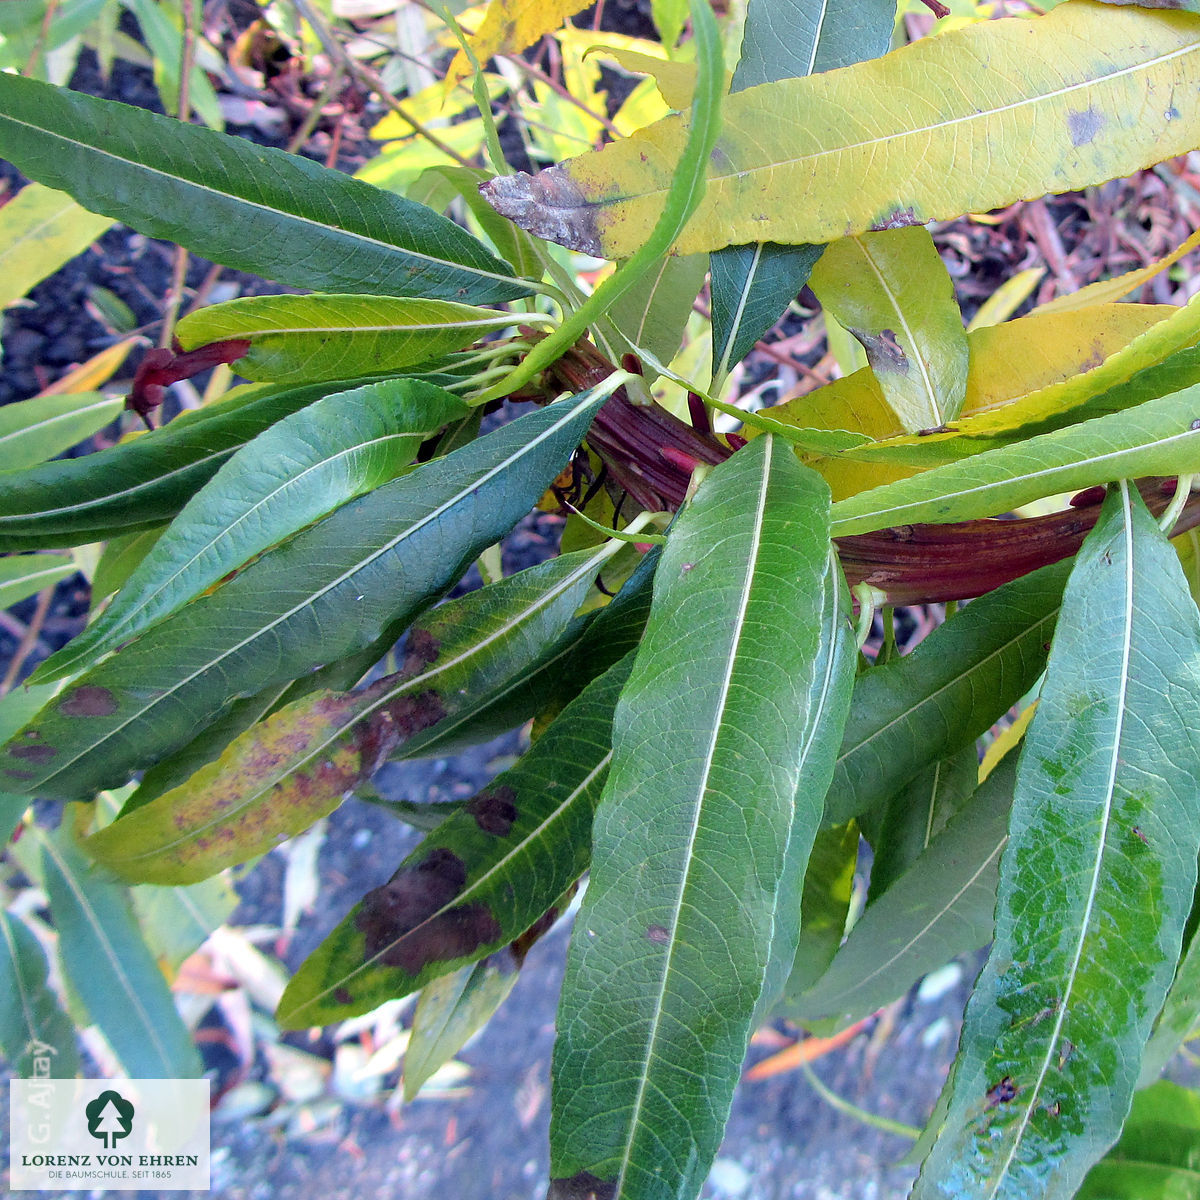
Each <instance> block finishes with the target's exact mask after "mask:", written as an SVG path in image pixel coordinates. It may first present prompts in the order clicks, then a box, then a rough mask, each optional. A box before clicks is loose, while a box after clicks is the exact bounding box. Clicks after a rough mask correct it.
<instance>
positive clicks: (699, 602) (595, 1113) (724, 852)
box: [549, 436, 838, 1200]
mask: <svg viewBox="0 0 1200 1200" xmlns="http://www.w3.org/2000/svg"><path fill="white" fill-rule="evenodd" d="M827 504H828V491H827V489H826V488H825V486H824V484H823V483H821V482H820V480H819V479H818V478H817V477H816V476H815V475H813V474H812V473H811V472H808V471H806V470H804V469H803V468H801V467H800V465H799V464H798V463H797V462H796V460H795V458H794V456H793V455H792V454H791V453H790V451H789V450H787V448H786V444H785V443H782V442H777V441H776V440H775V439H773V438H772V437H770V436H765V437H762V438H759V439H757V440H756V441H754V442H752V443H751V444H750V445H749V446H748V447H746V448H745V449H743V450H739V451H738V453H737V454H735V455H733V456H732V457H731V458H730V459H728V460H727V461H726V462H724V463H722V464H721V465H720V466H718V467H716V468H715V469H714V470H713V471H712V473H711V475H709V477H708V478H707V479H706V480H705V481H704V483H703V484H702V485H701V487H700V489H699V491H698V492H697V495H696V498H695V500H694V501H693V503H692V504H691V505H690V507H688V508H687V509H686V510H684V512H683V513H681V514H680V516H679V517H678V519H677V520H676V522H675V525H674V527H673V529H672V531H671V534H670V537H669V539H668V542H667V545H666V547H665V548H664V550H663V552H662V558H661V560H660V562H659V566H658V570H657V572H656V574H655V591H654V605H653V609H652V611H651V616H650V621H649V624H648V625H647V628H646V634H645V637H644V638H643V641H642V646H641V648H640V650H639V651H638V656H637V660H636V663H635V666H634V670H633V675H632V677H631V679H630V681H629V684H628V686H627V687H626V689H625V691H624V693H623V694H622V697H621V703H620V705H619V706H618V708H617V713H616V717H615V718H614V729H613V737H614V756H613V767H612V773H611V775H610V778H609V782H608V784H607V786H606V788H605V792H604V797H603V799H602V801H601V804H600V808H599V810H598V812H597V815H596V823H595V829H594V838H593V841H594V852H593V864H592V876H591V882H590V884H589V886H588V890H587V894H586V896H585V898H584V903H583V909H582V911H581V913H580V915H579V918H578V919H577V921H576V924H575V934H574V936H573V938H572V945H571V951H570V955H569V958H568V967H567V979H566V983H565V984H564V989H563V998H562V1002H561V1005H560V1010H559V1018H558V1028H559V1038H558V1042H557V1045H556V1047H555V1054H554V1096H553V1113H552V1117H551V1174H552V1176H553V1177H554V1179H553V1182H552V1183H551V1186H550V1193H549V1195H550V1197H553V1198H555V1200H562V1198H563V1197H568V1196H570V1197H576V1196H581V1195H586V1194H587V1192H588V1190H594V1191H596V1193H597V1194H598V1195H603V1196H604V1197H606V1200H607V1198H611V1200H634V1198H635V1197H639V1198H644V1197H651V1196H654V1197H659V1196H663V1197H665V1196H672V1197H676V1196H678V1197H682V1196H693V1195H695V1194H696V1193H698V1192H699V1189H700V1186H701V1184H702V1183H703V1181H704V1178H705V1175H706V1174H707V1172H708V1168H709V1166H710V1164H711V1162H712V1158H713V1156H714V1155H715V1153H716V1150H717V1146H718V1144H719V1142H720V1137H721V1131H722V1129H723V1127H724V1124H725V1120H726V1117H727V1115H728V1111H729V1104H730V1100H731V1098H732V1094H733V1088H734V1084H735V1083H736V1081H737V1077H738V1072H739V1070H740V1068H741V1064H742V1058H743V1056H744V1054H745V1050H746V1045H747V1042H748V1039H749V1034H750V1031H751V1022H752V1019H753V1016H754V1012H755V1008H756V1006H757V1003H758V999H759V996H760V994H761V992H762V990H763V986H764V982H765V979H766V976H767V971H768V960H769V957H770V951H771V947H772V942H773V938H774V928H775V918H774V914H775V907H776V899H777V895H778V890H779V885H780V879H781V877H782V876H783V873H784V865H785V859H786V858H787V857H789V856H796V857H798V858H803V859H806V858H807V850H808V848H809V847H810V846H811V844H812V839H813V838H814V836H815V835H816V831H817V825H818V822H819V817H820V799H819V794H814V793H812V792H806V791H803V790H801V791H800V792H797V784H798V782H799V780H800V777H801V770H802V765H803V761H804V758H805V755H806V753H810V752H815V748H813V747H811V745H807V744H806V742H805V737H806V734H807V735H808V736H809V738H811V739H817V740H818V741H824V740H825V739H832V740H833V741H834V742H836V740H837V736H838V730H837V729H836V728H830V727H829V726H828V725H825V726H824V727H821V728H817V729H815V730H813V729H810V720H811V718H810V712H809V707H810V704H811V703H812V694H813V687H812V681H813V677H814V672H815V668H816V664H817V661H818V659H819V658H820V657H821V652H822V638H821V633H822V623H821V614H822V610H823V606H824V596H823V593H824V591H825V589H824V588H823V587H822V583H821V581H822V579H823V578H824V577H825V574H826V569H827V563H828V554H829V549H828V541H827V538H828V532H827V525H826V520H827V517H826V513H827V511H828V510H827V508H826V505H827ZM750 797H753V803H750V802H749V798H750ZM797 808H798V809H799V810H800V811H799V812H797V813H795V816H794V815H793V814H794V810H795V809H797ZM697 1079H704V1080H705V1087H704V1088H703V1089H699V1088H697V1087H696V1080H697Z"/></svg>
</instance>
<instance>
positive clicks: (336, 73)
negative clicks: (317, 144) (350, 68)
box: [287, 62, 346, 154]
mask: <svg viewBox="0 0 1200 1200" xmlns="http://www.w3.org/2000/svg"><path fill="white" fill-rule="evenodd" d="M345 78H346V67H345V64H344V63H341V62H336V63H334V65H333V72H332V73H331V74H330V76H329V81H328V82H327V83H326V84H325V86H324V87H323V88H322V89H321V93H320V95H319V96H317V98H316V100H314V101H313V104H312V107H311V108H310V109H309V110H308V113H307V115H306V116H305V118H304V120H303V121H302V122H301V123H300V127H299V128H298V129H297V130H296V132H295V133H293V134H292V136H291V138H290V139H289V140H288V144H287V152H288V153H289V154H298V153H299V152H300V151H301V150H302V149H303V148H304V143H305V142H307V141H308V139H309V138H310V137H311V136H312V132H313V130H314V129H316V127H317V122H318V121H319V120H320V119H321V114H322V113H323V112H324V111H325V106H326V105H327V104H328V103H329V102H330V100H332V99H333V98H334V96H335V95H337V91H338V89H339V88H340V87H341V86H342V81H343V80H344V79H345Z"/></svg>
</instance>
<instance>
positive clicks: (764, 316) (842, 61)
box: [711, 0, 896, 379]
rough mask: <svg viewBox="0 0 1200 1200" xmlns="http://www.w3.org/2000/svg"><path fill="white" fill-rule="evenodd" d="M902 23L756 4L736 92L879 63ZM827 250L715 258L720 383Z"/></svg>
mask: <svg viewBox="0 0 1200 1200" xmlns="http://www.w3.org/2000/svg"><path fill="white" fill-rule="evenodd" d="M895 20H896V6H895V5H894V4H893V3H892V0H784V2H782V3H781V2H780V0H750V3H749V4H748V5H747V6H746V22H745V25H744V27H743V31H742V55H741V58H739V59H738V64H737V67H736V68H735V69H734V72H733V82H732V84H731V85H730V91H731V92H740V91H742V90H743V89H744V88H748V87H755V86H757V85H758V84H760V83H774V82H775V81H776V80H779V79H789V78H800V77H803V76H805V75H811V74H814V73H819V72H821V71H832V70H835V69H836V68H838V67H848V66H850V64H851V63H856V62H861V61H862V60H863V59H866V58H876V57H878V56H879V55H881V54H885V53H886V52H887V48H888V44H889V42H890V40H891V35H892V26H893V25H894V24H895ZM823 249H824V247H823V246H781V245H779V244H778V243H776V242H754V243H752V244H750V245H745V246H729V247H727V248H725V249H724V250H718V251H715V252H714V253H713V254H712V256H711V261H712V322H713V376H714V378H716V379H721V378H723V377H724V376H725V374H726V372H727V371H728V370H729V368H730V367H731V366H733V364H735V363H738V362H740V361H741V360H742V359H743V358H745V356H746V355H747V354H748V353H749V352H750V348H751V347H752V346H753V345H754V343H755V342H756V341H758V339H759V338H760V337H762V336H763V334H764V333H766V332H767V330H768V329H770V328H771V326H772V325H774V324H775V322H776V321H777V320H779V317H780V315H781V314H782V313H783V310H784V309H785V308H786V307H787V306H788V304H789V303H791V301H792V300H794V299H795V297H796V295H797V293H798V292H799V291H800V289H801V288H802V287H803V286H804V284H805V283H806V281H807V280H808V274H809V272H810V271H811V270H812V267H813V264H814V263H815V262H816V261H817V259H818V258H820V256H821V251H822V250H823Z"/></svg>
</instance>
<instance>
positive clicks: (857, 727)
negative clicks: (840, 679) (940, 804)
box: [825, 563, 1070, 825]
mask: <svg viewBox="0 0 1200 1200" xmlns="http://www.w3.org/2000/svg"><path fill="white" fill-rule="evenodd" d="M1069 570H1070V564H1069V563H1057V564H1055V565H1054V566H1050V567H1043V568H1042V569H1041V570H1040V571H1034V572H1033V573H1032V574H1029V575H1026V576H1025V577H1024V578H1022V579H1016V580H1014V581H1013V582H1012V583H1007V584H1005V585H1004V586H1003V587H1000V588H997V589H996V590H995V591H993V592H989V593H988V594H987V595H986V596H983V597H981V598H980V599H978V600H975V601H973V602H972V603H971V604H968V605H967V606H966V608H964V609H962V610H961V611H960V612H958V613H956V614H955V615H954V616H953V617H952V618H951V619H950V620H948V621H947V622H945V624H943V625H940V626H938V628H937V629H935V630H934V631H933V633H931V634H930V635H929V636H928V637H927V638H926V639H925V640H924V641H923V642H921V644H920V645H919V646H917V648H916V649H915V650H913V651H912V652H911V653H910V654H906V655H904V657H903V658H899V659H896V660H894V661H893V662H890V663H888V664H886V665H885V666H882V667H873V668H872V669H871V670H869V671H867V672H866V673H865V674H864V675H862V676H861V677H860V678H859V680H858V682H857V683H856V685H855V688H854V700H853V703H852V704H851V706H850V717H849V719H848V721H847V722H846V733H845V737H844V739H843V741H842V748H841V751H840V752H839V754H838V760H837V769H836V770H835V772H834V776H833V783H832V784H831V785H830V788H829V792H828V794H827V796H826V798H825V824H827V825H840V824H842V823H843V822H844V821H848V820H849V819H850V818H851V817H859V816H862V815H863V814H864V813H869V812H870V811H871V810H872V809H873V808H876V809H882V807H883V806H884V805H886V803H887V802H888V800H890V799H891V797H893V796H894V795H895V794H896V793H897V792H898V791H899V790H900V789H901V788H902V787H903V786H904V785H905V784H906V783H908V782H909V781H910V780H911V779H912V778H913V777H914V776H915V775H916V774H917V773H918V772H919V771H920V770H922V768H924V767H928V766H930V765H931V764H933V763H935V762H937V761H939V760H940V759H944V758H946V757H948V756H949V755H951V754H954V753H955V752H956V751H958V750H961V749H962V747H963V746H967V745H970V744H972V743H973V742H974V741H975V739H976V738H977V737H979V736H980V734H982V733H984V732H985V731H986V730H987V729H988V728H990V727H991V726H992V725H993V724H994V723H995V722H996V721H998V720H999V719H1000V718H1001V717H1002V716H1003V715H1004V714H1005V713H1006V712H1007V711H1008V709H1009V708H1011V707H1012V706H1013V705H1014V704H1016V702H1017V701H1018V700H1020V698H1021V697H1022V696H1023V695H1025V693H1026V692H1028V691H1029V689H1030V688H1031V687H1033V685H1034V684H1035V683H1036V682H1037V679H1038V676H1039V675H1040V674H1041V673H1042V668H1043V666H1044V665H1045V662H1046V652H1047V650H1049V648H1050V635H1051V634H1052V633H1053V632H1054V624H1055V621H1056V620H1057V618H1058V608H1059V604H1060V603H1061V601H1062V590H1063V584H1064V583H1065V581H1066V578H1067V574H1068V572H1069Z"/></svg>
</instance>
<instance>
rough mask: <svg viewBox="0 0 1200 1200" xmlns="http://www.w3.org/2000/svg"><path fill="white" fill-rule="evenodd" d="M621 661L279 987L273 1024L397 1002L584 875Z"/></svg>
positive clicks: (290, 1024)
mask: <svg viewBox="0 0 1200 1200" xmlns="http://www.w3.org/2000/svg"><path fill="white" fill-rule="evenodd" d="M631 663H632V655H627V656H626V657H625V658H624V659H622V661H621V662H619V663H618V664H617V665H616V666H614V667H611V668H610V669H609V670H608V671H607V672H606V673H605V674H604V675H602V676H600V678H598V679H596V680H594V681H593V682H592V683H590V684H589V685H588V687H587V688H586V689H585V690H584V691H583V692H582V693H581V694H580V695H579V696H578V697H577V698H576V699H575V700H574V701H572V702H571V704H569V705H568V706H567V707H566V708H565V709H564V710H563V712H562V714H561V715H560V716H559V718H558V719H557V720H556V721H554V723H553V724H552V725H551V726H550V727H549V728H548V729H547V730H546V732H545V733H544V734H543V735H542V736H541V737H540V738H539V739H538V740H537V741H536V742H535V743H534V744H533V746H532V748H531V749H530V750H529V751H528V752H527V753H526V754H525V756H524V757H523V758H522V759H521V760H520V762H518V763H517V765H516V766H514V767H512V768H511V769H510V770H508V771H505V772H504V774H503V775H501V776H499V778H497V779H496V780H495V782H494V783H492V784H491V785H490V786H489V787H487V788H485V789H484V790H483V792H481V793H480V794H479V796H476V797H475V799H474V800H473V801H471V802H469V803H468V804H467V805H466V806H464V808H463V809H461V810H460V811H459V812H457V813H455V814H453V815H451V816H450V817H448V818H447V819H446V820H445V821H443V822H442V823H441V824H439V825H438V826H437V828H436V829H435V830H434V831H433V832H432V833H431V834H430V835H429V836H428V837H427V838H426V839H425V841H424V842H422V843H421V845H420V846H419V847H418V848H417V849H416V850H415V851H414V852H413V853H412V854H411V855H410V856H409V857H408V858H407V859H406V860H405V861H404V863H402V864H401V866H400V869H399V870H398V871H397V872H396V874H395V875H394V876H393V877H392V879H391V880H390V881H389V882H388V883H385V884H383V885H382V886H381V887H378V888H376V889H375V890H374V891H373V892H371V893H370V894H369V895H368V896H366V897H365V898H364V899H363V900H362V901H361V902H360V903H359V904H358V905H356V906H355V908H354V909H353V911H352V912H351V913H350V914H349V915H348V916H347V917H346V918H345V920H343V921H342V923H341V924H340V925H339V926H338V927H337V928H336V929H335V930H334V931H333V933H331V934H330V935H329V937H328V938H326V939H325V941H324V942H323V943H322V944H321V945H320V946H319V947H318V948H317V950H316V951H315V953H313V954H312V955H311V956H310V957H309V958H308V959H307V960H306V961H305V962H304V964H303V965H302V966H301V967H300V970H299V971H298V972H297V973H296V976H295V978H294V979H293V980H292V982H291V983H290V984H289V985H288V989H287V991H286V992H285V993H284V996H283V1000H282V1001H281V1002H280V1006H279V1012H278V1014H277V1017H278V1019H279V1021H280V1023H281V1024H282V1025H284V1026H285V1027H287V1028H289V1029H296V1028H303V1027H304V1026H307V1025H322V1024H327V1023H329V1022H331V1021H340V1020H343V1019H345V1018H346V1017H349V1016H353V1015H355V1014H357V1013H363V1012H367V1011H369V1010H370V1009H372V1008H374V1007H376V1006H377V1005H379V1004H381V1003H382V1002H383V1001H384V1000H387V999H389V998H392V997H396V996H404V995H407V994H408V993H409V992H412V991H415V990H416V989H417V988H420V987H423V986H424V985H425V984H426V983H428V982H429V981H430V980H432V979H436V978H438V977H439V976H441V975H445V974H447V973H448V972H450V971H453V970H454V969H456V968H458V967H460V966H462V965H463V964H464V963H469V962H472V961H475V960H477V959H480V958H483V957H484V956H486V955H488V954H492V953H494V952H495V951H496V950H497V949H499V948H500V947H502V946H504V945H506V944H507V943H509V942H512V941H513V939H514V938H517V937H518V936H519V935H520V934H522V933H523V932H524V931H525V930H527V929H529V928H530V927H531V926H534V925H535V923H536V922H538V921H539V919H541V918H542V917H544V915H545V914H546V913H547V911H548V910H549V909H551V908H553V907H554V906H555V905H556V904H557V902H558V900H559V898H560V897H561V896H562V895H563V893H564V892H565V891H566V889H567V888H568V887H569V886H570V885H571V884H572V883H573V882H574V881H575V880H576V879H578V878H579V876H580V875H581V874H582V873H583V872H584V870H586V868H587V863H588V856H589V853H590V851H591V836H590V835H591V824H592V813H593V810H594V808H595V804H596V801H597V800H598V798H599V795H600V791H601V788H602V787H603V785H604V780H605V778H606V776H607V772H608V762H609V758H610V757H611V753H612V751H611V732H612V718H613V710H614V708H615V707H616V703H617V697H618V696H619V694H620V692H621V689H622V687H623V686H624V684H625V681H626V679H627V678H628V675H629V669H630V666H631ZM485 797H486V799H485ZM497 798H499V799H498V800H497ZM497 809H501V810H502V815H503V817H504V819H505V820H507V819H508V816H509V814H510V813H511V822H510V823H509V826H508V829H507V832H505V833H503V834H501V833H498V832H494V830H496V829H497V828H498V824H497V823H496V822H495V821H494V820H493V817H494V815H495V813H496V811H497ZM480 811H484V812H486V813H487V814H489V816H488V817H487V818H485V820H486V823H487V825H488V828H484V827H483V826H482V825H481V823H480V821H479V819H478V815H477V814H478V813H479V812H480Z"/></svg>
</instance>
